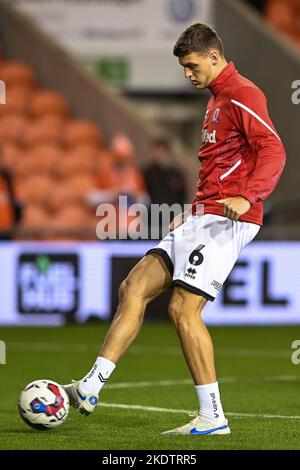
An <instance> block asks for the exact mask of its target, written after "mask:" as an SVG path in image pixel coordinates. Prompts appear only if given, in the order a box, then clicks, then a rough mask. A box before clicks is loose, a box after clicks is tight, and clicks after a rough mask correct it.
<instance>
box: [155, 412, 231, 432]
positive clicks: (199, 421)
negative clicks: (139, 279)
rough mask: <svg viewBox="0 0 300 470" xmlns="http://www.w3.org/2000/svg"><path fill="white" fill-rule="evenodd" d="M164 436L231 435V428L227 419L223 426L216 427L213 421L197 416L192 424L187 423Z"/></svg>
mask: <svg viewBox="0 0 300 470" xmlns="http://www.w3.org/2000/svg"><path fill="white" fill-rule="evenodd" d="M162 434H164V435H167V436H172V435H183V434H190V435H202V436H204V435H212V434H230V428H229V426H228V421H227V419H225V420H224V422H223V423H222V424H219V425H216V424H215V423H214V422H213V421H210V420H209V419H207V418H204V417H203V416H200V415H197V416H196V418H194V419H193V420H192V421H191V422H190V423H187V424H185V425H183V426H180V427H179V428H175V429H170V430H169V431H165V432H163V433H162Z"/></svg>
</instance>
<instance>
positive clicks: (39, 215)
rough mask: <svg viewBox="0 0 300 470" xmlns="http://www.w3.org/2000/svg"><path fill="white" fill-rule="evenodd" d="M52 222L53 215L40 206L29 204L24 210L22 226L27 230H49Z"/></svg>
mask: <svg viewBox="0 0 300 470" xmlns="http://www.w3.org/2000/svg"><path fill="white" fill-rule="evenodd" d="M50 221H51V214H49V212H48V211H47V210H46V209H45V208H44V207H43V206H40V205H37V204H33V205H31V204H28V205H26V206H25V207H24V209H23V214H22V219H21V223H20V226H21V228H23V229H26V230H37V229H43V230H45V229H46V230H47V229H48V228H49V224H50Z"/></svg>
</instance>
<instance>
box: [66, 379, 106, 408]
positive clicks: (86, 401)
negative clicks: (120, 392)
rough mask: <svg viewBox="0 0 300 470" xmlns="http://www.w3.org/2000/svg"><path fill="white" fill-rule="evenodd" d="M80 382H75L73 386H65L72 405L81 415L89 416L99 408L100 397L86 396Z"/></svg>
mask: <svg viewBox="0 0 300 470" xmlns="http://www.w3.org/2000/svg"><path fill="white" fill-rule="evenodd" d="M79 385H80V382H79V381H77V382H76V381H75V380H73V381H72V383H71V384H67V385H63V388H64V389H65V392H66V393H67V395H68V397H69V401H70V405H72V406H73V407H74V408H76V410H77V411H79V413H81V414H83V415H85V416H88V415H89V414H91V413H92V412H93V411H94V410H95V409H96V407H97V404H98V397H97V396H96V395H94V394H85V393H83V392H82V391H81V390H80V387H79Z"/></svg>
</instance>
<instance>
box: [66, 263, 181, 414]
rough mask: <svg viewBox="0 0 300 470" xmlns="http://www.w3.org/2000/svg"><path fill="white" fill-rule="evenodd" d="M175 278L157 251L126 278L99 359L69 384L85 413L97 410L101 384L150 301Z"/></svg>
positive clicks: (70, 392) (68, 389)
mask: <svg viewBox="0 0 300 470" xmlns="http://www.w3.org/2000/svg"><path fill="white" fill-rule="evenodd" d="M172 282H173V280H172V276H171V274H170V273H169V271H168V269H167V267H166V265H165V263H164V261H163V260H162V259H161V257H160V256H157V255H155V254H150V255H147V256H145V257H144V258H143V259H142V260H141V261H139V263H138V264H137V265H136V266H135V267H134V268H133V269H132V270H131V271H130V273H129V275H128V277H127V278H126V279H125V280H124V281H123V282H122V284H121V286H120V289H119V306H118V309H117V313H116V315H115V317H114V320H113V322H112V325H111V327H110V329H109V331H108V333H107V336H106V338H105V341H104V344H103V346H102V348H101V350H100V353H99V356H98V357H97V359H96V362H95V363H94V365H93V367H92V368H91V370H90V371H89V372H88V373H87V374H86V375H85V377H83V379H82V380H80V381H78V382H74V383H73V384H70V385H66V386H65V390H66V392H67V393H68V395H69V398H70V402H71V404H72V405H73V406H75V408H77V409H78V410H79V411H80V412H81V413H82V414H86V415H88V414H90V413H91V412H92V411H94V409H95V407H96V405H97V402H98V395H99V392H100V390H101V388H102V387H103V385H104V384H105V383H106V381H107V380H108V378H109V377H110V375H111V374H112V372H113V370H114V369H115V367H116V363H117V362H118V360H119V359H120V357H121V356H122V355H123V354H124V353H125V352H126V350H127V349H128V347H129V346H130V344H131V343H132V342H133V340H134V339H135V338H136V336H137V335H138V333H139V331H140V328H141V326H142V323H143V318H144V313H145V308H146V306H147V304H148V303H149V302H150V301H151V300H153V299H154V298H155V297H157V296H158V295H159V294H161V293H162V292H164V291H165V290H166V289H168V288H169V287H170V286H171V285H172Z"/></svg>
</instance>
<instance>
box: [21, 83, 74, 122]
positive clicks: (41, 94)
mask: <svg viewBox="0 0 300 470" xmlns="http://www.w3.org/2000/svg"><path fill="white" fill-rule="evenodd" d="M30 112H31V114H32V116H33V117H35V118H40V117H43V116H47V115H49V114H50V115H55V116H60V117H61V118H67V117H68V116H69V115H70V108H69V104H68V102H67V100H66V98H65V97H64V96H63V95H62V94H61V93H58V92H54V91H48V90H47V91H37V92H36V93H34V95H33V96H32V100H31V103H30Z"/></svg>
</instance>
